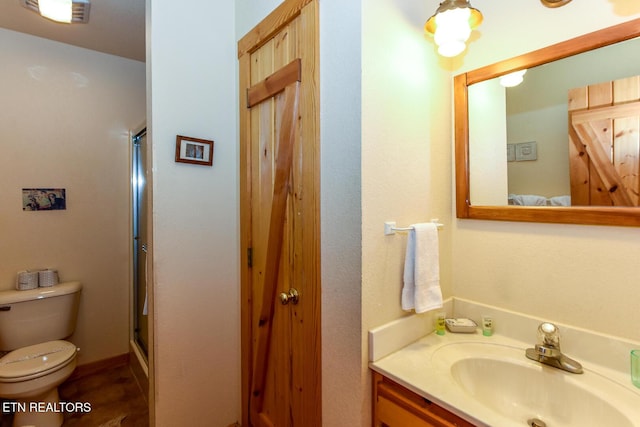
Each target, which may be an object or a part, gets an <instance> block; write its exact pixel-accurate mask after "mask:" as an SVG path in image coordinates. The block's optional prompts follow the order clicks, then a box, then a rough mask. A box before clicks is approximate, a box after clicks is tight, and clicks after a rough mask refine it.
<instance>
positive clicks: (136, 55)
mask: <svg viewBox="0 0 640 427" xmlns="http://www.w3.org/2000/svg"><path fill="white" fill-rule="evenodd" d="M144 4H145V0H92V1H91V13H90V15H89V22H88V23H86V24H60V23H56V22H53V21H50V20H48V19H45V18H42V17H40V15H38V14H37V13H34V12H33V11H31V10H29V9H26V8H25V7H23V6H22V3H21V1H20V0H0V27H2V28H7V29H9V30H13V31H19V32H22V33H27V34H32V35H34V36H38V37H44V38H47V39H50V40H55V41H59V42H62V43H68V44H72V45H75V46H79V47H83V48H87V49H92V50H97V51H99V52H104V53H108V54H111V55H117V56H122V57H125V58H130V59H135V60H138V61H144V60H145V16H144Z"/></svg>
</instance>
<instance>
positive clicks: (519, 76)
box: [500, 70, 527, 87]
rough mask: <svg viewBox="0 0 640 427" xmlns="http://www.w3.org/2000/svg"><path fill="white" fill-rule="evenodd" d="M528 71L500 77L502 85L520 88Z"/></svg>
mask: <svg viewBox="0 0 640 427" xmlns="http://www.w3.org/2000/svg"><path fill="white" fill-rule="evenodd" d="M526 72H527V70H520V71H514V72H513V73H509V74H505V75H504V76H502V77H500V85H502V86H504V87H514V86H518V85H519V84H520V83H522V81H523V80H524V73H526Z"/></svg>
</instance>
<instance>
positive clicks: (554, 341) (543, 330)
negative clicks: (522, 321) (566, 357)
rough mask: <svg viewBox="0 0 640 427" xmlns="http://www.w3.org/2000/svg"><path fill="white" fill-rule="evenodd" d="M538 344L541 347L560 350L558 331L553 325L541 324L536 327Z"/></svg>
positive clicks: (548, 323)
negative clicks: (545, 346)
mask: <svg viewBox="0 0 640 427" xmlns="http://www.w3.org/2000/svg"><path fill="white" fill-rule="evenodd" d="M538 342H539V343H540V344H542V345H547V346H552V347H555V348H557V349H560V330H559V329H558V327H557V326H556V325H554V324H553V323H550V322H543V323H541V324H540V326H538Z"/></svg>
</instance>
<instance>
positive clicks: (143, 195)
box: [132, 129, 151, 357]
mask: <svg viewBox="0 0 640 427" xmlns="http://www.w3.org/2000/svg"><path fill="white" fill-rule="evenodd" d="M147 172H148V169H147V131H146V129H143V130H142V131H140V132H139V133H138V134H136V135H135V136H134V138H133V180H132V183H133V254H134V260H133V286H134V289H133V300H134V301H133V303H134V310H133V314H134V319H133V328H134V329H133V332H134V340H135V342H136V344H137V345H138V347H139V348H140V350H141V351H142V353H143V354H144V355H145V357H148V355H149V353H148V347H149V322H148V319H149V317H148V304H147V270H148V264H147V262H151V260H147V250H148V224H147V214H148V209H147V204H148V203H147V191H146V188H147V186H146V184H147Z"/></svg>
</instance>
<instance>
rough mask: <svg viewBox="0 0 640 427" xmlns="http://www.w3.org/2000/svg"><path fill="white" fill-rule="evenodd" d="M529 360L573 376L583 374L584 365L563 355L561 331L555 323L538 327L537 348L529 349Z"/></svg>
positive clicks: (547, 323)
mask: <svg viewBox="0 0 640 427" xmlns="http://www.w3.org/2000/svg"><path fill="white" fill-rule="evenodd" d="M526 355H527V357H528V358H529V359H531V360H535V361H536V362H540V363H544V364H545V365H549V366H553V367H554V368H558V369H562V370H565V371H567V372H571V373H572V374H581V373H582V365H581V364H580V363H578V362H576V361H575V360H573V359H571V358H569V357H567V356H565V355H564V354H562V351H561V350H560V331H559V330H558V327H557V326H556V325H554V324H553V323H549V322H544V323H541V324H540V326H538V343H537V344H536V346H535V348H528V349H527V351H526Z"/></svg>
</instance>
